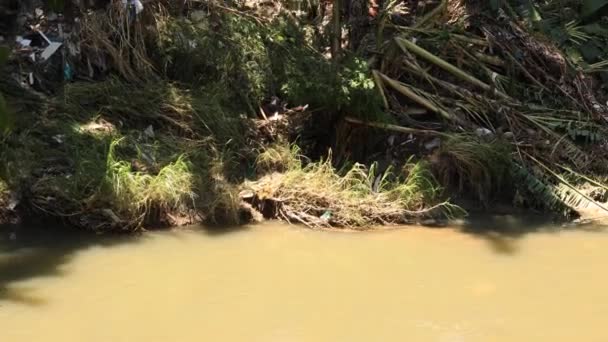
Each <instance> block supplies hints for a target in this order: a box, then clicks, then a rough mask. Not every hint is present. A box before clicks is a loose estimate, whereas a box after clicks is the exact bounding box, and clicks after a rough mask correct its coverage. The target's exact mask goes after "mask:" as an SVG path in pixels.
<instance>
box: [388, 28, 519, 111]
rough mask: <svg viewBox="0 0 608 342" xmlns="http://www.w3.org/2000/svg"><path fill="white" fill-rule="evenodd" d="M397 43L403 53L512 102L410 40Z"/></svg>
mask: <svg viewBox="0 0 608 342" xmlns="http://www.w3.org/2000/svg"><path fill="white" fill-rule="evenodd" d="M395 42H396V43H397V45H398V46H399V47H400V48H401V49H402V50H403V51H410V52H413V53H414V54H416V55H417V56H419V57H422V58H424V59H426V60H427V61H429V62H431V63H433V64H435V65H436V66H438V67H440V68H442V69H443V70H445V71H447V72H449V73H451V74H452V75H454V76H456V77H458V78H460V79H461V80H463V81H466V82H469V83H471V84H473V85H475V86H478V87H480V88H481V89H483V90H486V91H489V92H493V93H494V94H496V95H498V96H500V97H502V98H503V99H508V100H511V97H509V95H507V94H504V93H502V92H500V91H499V90H497V89H496V88H493V87H492V86H490V85H488V84H486V83H484V82H483V81H481V80H479V79H478V78H476V77H475V76H472V75H470V74H468V73H467V72H465V71H463V70H461V69H460V68H458V67H456V66H455V65H453V64H450V63H449V62H446V61H445V60H443V59H441V58H439V57H437V56H435V55H434V54H432V53H430V52H429V51H427V50H425V49H423V48H421V47H420V46H418V45H416V44H414V43H412V42H410V41H409V40H406V39H402V38H395Z"/></svg>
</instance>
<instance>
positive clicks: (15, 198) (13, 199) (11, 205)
mask: <svg viewBox="0 0 608 342" xmlns="http://www.w3.org/2000/svg"><path fill="white" fill-rule="evenodd" d="M20 202H21V198H20V196H19V195H18V194H17V193H11V196H10V199H9V202H8V205H7V206H6V207H7V208H8V210H11V211H12V210H15V208H17V206H18V205H19V203H20Z"/></svg>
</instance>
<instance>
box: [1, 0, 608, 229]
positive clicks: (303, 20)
mask: <svg viewBox="0 0 608 342" xmlns="http://www.w3.org/2000/svg"><path fill="white" fill-rule="evenodd" d="M353 1H354V0H353ZM591 2H592V1H589V2H584V3H583V4H581V3H579V2H578V1H567V0H564V1H545V2H540V1H538V2H537V1H523V2H522V1H516V0H513V1H490V2H489V3H488V4H479V3H478V2H475V1H462V0H444V1H441V2H440V3H438V4H437V5H431V6H428V5H426V6H422V5H420V6H419V5H413V4H410V5H405V4H403V3H401V2H397V1H385V2H384V3H382V4H381V5H382V6H381V7H380V8H379V12H377V13H376V12H373V11H372V12H373V13H375V14H373V13H372V12H369V13H372V14H368V12H365V13H364V14H362V15H361V16H360V17H356V14H354V13H351V12H349V11H343V13H341V12H336V11H334V9H333V8H332V4H331V3H314V2H313V3H309V4H308V5H306V6H303V5H298V4H291V3H288V2H278V1H277V2H271V3H258V2H253V3H251V4H250V3H247V4H245V3H243V4H237V3H235V4H231V5H229V6H227V5H225V4H220V3H217V2H215V1H186V2H185V5H183V6H182V5H181V2H179V3H176V2H172V1H162V0H155V1H148V2H147V3H146V5H145V10H144V11H143V12H142V13H140V14H139V15H138V16H137V17H136V20H132V19H128V15H129V14H128V13H127V12H126V11H125V8H123V6H121V3H120V2H112V4H111V5H109V6H106V7H105V8H103V9H100V10H91V11H84V9H82V10H83V11H81V14H80V15H79V16H80V23H81V24H80V25H79V26H77V27H74V32H73V37H72V38H71V39H75V40H76V41H78V42H79V53H77V54H75V55H73V56H70V58H69V59H70V62H71V63H72V64H73V65H74V68H75V69H76V74H77V78H76V81H74V82H71V83H66V84H65V85H64V86H63V87H61V88H59V89H55V90H54V91H50V92H47V93H46V94H41V93H40V91H45V90H47V88H43V89H38V90H39V91H38V92H34V91H31V89H28V88H24V87H23V86H22V85H20V84H18V82H14V81H13V77H9V75H5V77H3V79H2V82H0V90H1V91H2V93H3V94H5V98H6V101H4V98H0V121H2V120H4V121H2V122H0V124H2V123H3V122H8V121H6V120H5V119H4V118H6V117H7V116H6V113H7V110H6V108H7V107H6V106H5V105H4V102H7V103H8V105H9V106H10V108H11V109H12V111H14V112H17V113H19V115H16V116H15V118H14V121H15V122H14V124H13V129H12V131H11V132H10V134H7V135H5V136H4V138H3V140H2V141H1V142H0V144H1V145H0V159H1V160H2V166H3V167H2V170H1V173H0V175H1V177H0V178H2V179H4V180H5V183H6V190H3V193H4V194H5V195H4V196H3V198H6V197H7V196H9V195H10V194H20V196H19V197H20V198H21V200H20V205H19V206H18V209H19V210H24V211H28V210H31V211H33V212H34V213H35V214H36V215H40V214H44V215H49V216H51V217H56V218H60V219H62V220H64V221H65V222H66V223H69V224H72V225H76V226H79V227H82V228H87V229H93V230H98V231H106V230H128V231H131V230H137V229H142V228H147V227H156V226H172V225H177V224H182V223H190V222H197V221H200V220H204V221H207V222H210V223H230V224H237V223H244V222H248V221H250V220H252V219H256V218H259V217H260V216H264V217H267V218H279V219H285V220H288V221H290V222H300V223H303V224H306V225H309V226H311V227H329V226H340V227H358V228H361V227H368V226H371V225H376V224H389V223H409V222H415V221H418V220H421V219H422V218H428V217H433V218H436V217H443V218H445V217H452V216H455V215H461V214H463V210H462V209H461V208H459V207H457V206H455V205H454V204H451V203H450V202H449V201H448V199H449V198H451V199H454V200H456V201H458V200H461V199H472V200H475V201H477V203H478V204H482V205H484V206H486V207H488V208H490V207H491V206H492V205H493V204H495V203H496V202H506V203H509V204H512V205H519V206H524V207H526V208H537V209H542V210H550V211H553V212H556V213H559V214H560V215H566V216H572V215H573V214H576V213H577V212H579V213H580V212H582V209H584V208H587V207H595V208H597V209H598V210H600V211H608V209H607V208H608V205H605V204H604V202H605V200H606V197H607V196H606V193H607V192H606V191H607V190H608V186H607V185H605V184H606V171H607V170H608V168H607V167H606V165H608V160H607V158H606V157H605V153H603V150H604V149H605V146H606V141H607V140H606V139H608V126H606V122H605V121H606V118H608V108H607V106H606V105H605V103H606V100H607V99H608V96H606V89H605V86H604V84H605V82H602V80H603V79H605V78H606V75H608V73H607V72H608V71H607V70H606V63H605V61H606V60H608V51H605V46H606V44H605V43H606V42H608V34H607V33H606V32H608V28H605V27H604V26H605V25H606V24H605V19H604V18H603V17H602V15H604V12H603V8H604V6H603V5H602V4H601V1H600V2H597V4H591ZM363 4H364V7H367V6H369V5H370V4H369V3H366V2H364V3H363ZM54 6H56V7H57V6H58V7H63V6H62V5H61V4H54ZM407 6H409V7H407ZM336 13H337V14H336ZM333 14H336V15H333ZM572 16H575V20H574V21H573V20H572ZM332 20H333V22H332ZM361 23H363V24H361ZM337 29H345V32H348V34H346V35H344V36H343V37H342V38H341V39H339V38H340V37H339V36H338V35H335V34H333V33H334V32H333V31H336V30H337ZM0 57H2V56H0ZM16 58H17V57H16ZM15 63H17V62H15V61H11V63H9V65H8V67H7V68H5V69H6V70H7V71H8V72H9V73H10V72H11V70H13V71H14V70H15V68H14V67H15ZM11 68H13V69H11ZM4 126H6V125H4ZM4 126H3V127H4ZM331 151H333V152H331ZM4 202H6V201H4ZM4 202H2V203H4Z"/></svg>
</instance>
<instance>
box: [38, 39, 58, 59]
mask: <svg viewBox="0 0 608 342" xmlns="http://www.w3.org/2000/svg"><path fill="white" fill-rule="evenodd" d="M61 45H62V44H61V43H56V42H51V44H49V46H47V47H46V49H44V51H42V54H41V55H40V57H41V58H42V60H43V61H46V60H47V59H49V58H50V57H51V56H52V55H53V54H54V53H55V52H57V49H59V48H60V47H61Z"/></svg>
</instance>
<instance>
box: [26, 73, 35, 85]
mask: <svg viewBox="0 0 608 342" xmlns="http://www.w3.org/2000/svg"><path fill="white" fill-rule="evenodd" d="M27 81H28V83H29V85H33V84H34V73H33V72H30V73H29V74H27Z"/></svg>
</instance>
